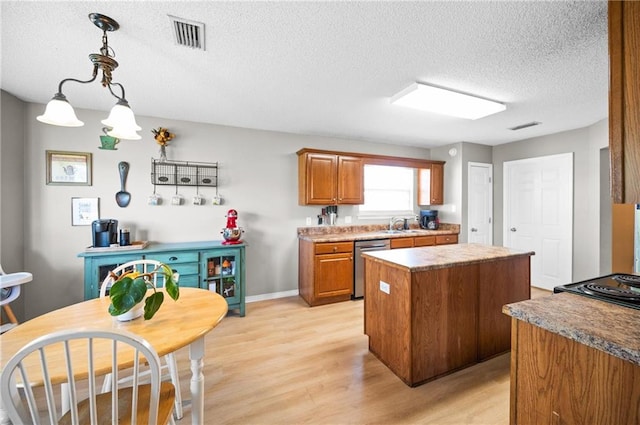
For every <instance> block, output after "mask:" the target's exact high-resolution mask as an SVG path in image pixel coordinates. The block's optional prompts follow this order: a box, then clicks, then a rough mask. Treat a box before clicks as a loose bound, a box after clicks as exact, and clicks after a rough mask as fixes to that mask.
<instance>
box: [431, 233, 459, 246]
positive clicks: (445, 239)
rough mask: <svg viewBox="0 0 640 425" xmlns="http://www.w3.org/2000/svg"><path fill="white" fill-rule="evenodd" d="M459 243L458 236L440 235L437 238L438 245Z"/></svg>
mask: <svg viewBox="0 0 640 425" xmlns="http://www.w3.org/2000/svg"><path fill="white" fill-rule="evenodd" d="M453 243H458V235H438V236H436V245H447V244H453Z"/></svg>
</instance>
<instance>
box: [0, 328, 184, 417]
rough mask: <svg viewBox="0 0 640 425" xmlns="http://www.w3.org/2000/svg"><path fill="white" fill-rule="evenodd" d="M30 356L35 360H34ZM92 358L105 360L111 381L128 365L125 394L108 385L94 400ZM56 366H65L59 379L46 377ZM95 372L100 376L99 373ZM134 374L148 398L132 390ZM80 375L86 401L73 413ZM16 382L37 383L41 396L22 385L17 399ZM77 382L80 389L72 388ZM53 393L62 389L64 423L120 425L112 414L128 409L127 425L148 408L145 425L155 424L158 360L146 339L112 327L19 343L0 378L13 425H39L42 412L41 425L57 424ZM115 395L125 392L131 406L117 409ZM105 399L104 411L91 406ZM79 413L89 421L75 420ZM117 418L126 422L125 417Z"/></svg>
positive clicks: (80, 391) (81, 392)
mask: <svg viewBox="0 0 640 425" xmlns="http://www.w3.org/2000/svg"><path fill="white" fill-rule="evenodd" d="M47 355H49V356H50V359H48V358H47ZM34 356H37V357H38V359H37V362H36V358H35V357H34ZM96 358H101V359H105V358H106V359H107V360H108V359H109V358H110V359H111V368H110V370H109V371H110V373H112V374H113V377H114V379H113V382H114V383H116V382H117V381H118V379H117V377H118V367H119V366H118V365H122V364H124V365H129V364H133V367H132V369H131V370H132V372H131V373H132V380H133V385H132V387H131V388H129V389H128V390H125V389H122V390H119V389H118V386H117V385H115V384H114V385H112V388H111V394H104V395H103V396H102V397H100V395H99V392H100V391H99V390H98V384H97V382H96V372H97V371H96V370H95V368H94V366H95V364H94V363H95V361H96V360H95V359H96ZM25 359H26V361H25ZM56 362H65V365H66V368H65V370H66V375H65V376H64V377H61V376H55V377H54V376H51V375H52V373H51V371H50V368H51V367H52V366H54V365H53V364H54V363H56ZM103 364H104V360H103ZM74 365H75V369H76V370H78V372H76V373H78V374H81V376H79V377H76V376H75V374H74ZM38 366H39V367H38ZM85 371H86V372H88V375H85V374H84V372H85ZM100 372H104V370H103V371H100ZM140 373H148V374H149V376H150V379H151V384H150V385H151V390H150V393H149V394H148V395H146V391H140V392H138V389H139V388H140V387H139V381H138V376H139V374H140ZM85 376H86V377H87V381H88V398H87V399H85V401H84V402H82V403H81V405H84V406H82V407H81V408H80V409H79V408H78V403H79V398H80V396H82V395H84V394H85V393H86V392H87V390H86V389H85V388H86V383H87V381H85V380H84V378H85ZM18 379H19V380H18ZM52 381H54V382H52ZM17 382H21V383H25V382H31V383H34V384H35V383H37V384H38V385H39V384H40V383H41V384H42V386H43V390H44V396H42V395H40V390H42V389H41V388H38V390H37V391H36V394H37V396H34V388H33V386H32V385H22V384H21V387H22V386H23V387H24V396H23V397H22V399H21V397H20V396H19V394H18V392H17ZM58 382H63V384H62V385H60V384H56V383H58ZM78 382H79V383H80V386H78V385H77V383H78ZM65 383H68V387H66V386H65V385H66V384H65ZM58 387H60V388H58ZM67 388H68V389H67ZM59 391H68V393H67V394H68V395H69V401H70V411H69V412H68V413H67V416H66V417H65V419H67V418H68V416H70V418H71V419H70V421H69V422H66V423H72V424H79V423H82V424H83V425H84V424H97V423H98V421H99V420H100V419H101V417H102V420H104V417H105V416H108V417H109V418H112V419H111V420H109V423H120V422H119V419H118V416H119V414H118V411H119V410H120V412H122V411H129V409H130V411H131V412H132V419H131V420H132V422H131V423H136V420H135V419H134V418H133V415H134V414H138V413H139V411H144V410H148V412H149V422H148V425H152V424H153V425H155V424H156V423H157V420H158V405H159V396H160V359H159V358H158V355H157V353H156V352H155V350H154V349H153V348H152V347H151V345H150V344H149V343H148V342H147V341H146V340H144V339H143V338H141V337H139V336H137V335H135V334H133V333H131V332H127V331H124V330H117V329H112V330H87V329H77V330H65V331H59V332H55V333H51V334H48V335H45V336H42V337H40V338H37V339H36V340H34V341H32V342H30V343H29V344H27V345H25V346H24V347H23V348H22V349H20V350H19V351H18V352H17V353H16V354H15V355H14V356H13V357H12V358H11V359H9V360H8V361H7V362H6V364H5V367H4V370H3V371H2V375H1V376H0V394H1V395H2V402H3V404H4V406H5V409H6V411H7V413H8V415H9V418H10V419H11V421H12V423H14V424H29V423H32V424H40V423H43V422H41V417H40V415H45V414H46V415H47V416H48V421H45V422H44V423H51V424H57V423H58V421H59V420H60V417H61V416H62V414H64V412H59V411H58V409H57V407H56V394H57V393H58V392H59ZM119 391H121V392H124V391H127V392H128V393H131V394H132V395H131V394H129V395H130V398H128V397H127V398H126V402H127V403H130V404H131V406H123V404H124V403H125V401H123V400H122V398H123V397H122V396H120V398H121V400H118V398H119ZM143 394H144V395H145V396H143ZM105 396H106V397H105ZM43 399H44V400H45V401H46V405H44V402H43ZM96 400H98V401H96ZM105 400H106V402H107V404H108V407H106V408H105V407H104V406H100V408H98V407H97V405H98V404H100V402H101V401H102V402H105ZM109 401H110V403H109ZM118 402H120V405H119V404H118ZM171 403H173V401H172V402H171ZM109 408H110V409H111V410H110V411H109ZM83 411H84V413H86V414H87V415H88V416H89V417H90V421H89V420H88V419H81V418H80V419H79V416H78V415H82V414H83ZM43 412H44V413H43ZM80 417H82V416H80ZM122 420H123V421H125V422H126V421H127V420H128V418H126V420H125V419H122ZM139 425H145V424H139Z"/></svg>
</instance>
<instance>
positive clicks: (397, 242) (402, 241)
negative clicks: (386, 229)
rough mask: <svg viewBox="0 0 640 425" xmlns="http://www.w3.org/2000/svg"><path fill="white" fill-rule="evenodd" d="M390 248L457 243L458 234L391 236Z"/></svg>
mask: <svg viewBox="0 0 640 425" xmlns="http://www.w3.org/2000/svg"><path fill="white" fill-rule="evenodd" d="M390 243H391V249H396V248H413V247H419V246H432V245H447V244H455V243H458V235H455V234H451V235H437V236H415V237H408V238H393V239H391V241H390Z"/></svg>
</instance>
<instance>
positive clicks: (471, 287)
mask: <svg viewBox="0 0 640 425" xmlns="http://www.w3.org/2000/svg"><path fill="white" fill-rule="evenodd" d="M531 255H533V252H525V251H519V250H513V249H509V248H504V247H499V246H488V245H480V244H459V245H441V246H429V247H420V248H407V249H396V250H389V251H376V252H370V253H365V254H363V257H364V259H365V295H364V315H365V319H364V320H365V323H364V331H365V334H366V335H367V336H368V337H369V350H370V351H371V352H372V353H373V354H374V355H375V356H376V357H378V358H379V359H380V360H381V361H382V362H383V363H384V364H385V365H387V367H389V369H391V370H392V371H393V372H394V373H395V374H396V375H397V376H398V377H399V378H400V379H402V381H404V382H405V383H406V384H407V385H409V386H416V385H420V384H422V383H424V382H427V381H429V380H432V379H435V378H437V377H440V376H442V375H445V374H448V373H451V372H453V371H456V370H459V369H462V368H464V367H468V366H471V365H473V364H475V363H477V362H479V361H483V360H486V359H489V358H491V357H494V356H496V355H498V354H501V353H504V352H506V351H508V350H509V349H510V347H511V333H510V332H511V328H510V321H509V319H508V317H505V316H504V315H503V314H502V306H503V305H504V304H507V303H512V302H517V301H522V300H526V299H529V298H530V295H531V287H530V256H531Z"/></svg>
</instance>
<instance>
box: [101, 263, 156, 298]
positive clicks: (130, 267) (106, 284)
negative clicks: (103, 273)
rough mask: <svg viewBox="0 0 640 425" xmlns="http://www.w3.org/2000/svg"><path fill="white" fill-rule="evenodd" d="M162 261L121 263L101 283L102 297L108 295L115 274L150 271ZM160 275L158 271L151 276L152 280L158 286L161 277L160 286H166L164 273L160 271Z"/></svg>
mask: <svg viewBox="0 0 640 425" xmlns="http://www.w3.org/2000/svg"><path fill="white" fill-rule="evenodd" d="M161 265H162V263H161V262H160V261H156V260H134V261H129V262H128V263H124V264H120V265H119V266H118V267H116V268H115V269H113V270H111V272H110V273H109V274H108V275H107V277H105V278H104V280H103V281H102V284H101V285H100V297H104V296H105V295H107V290H108V289H109V288H110V287H111V284H112V283H113V282H114V280H115V279H114V278H113V275H114V274H115V275H117V276H120V275H122V273H126V272H130V271H139V272H140V273H148V272H151V271H153V270H155V269H156V268H157V267H160V266H161ZM159 274H160V277H158V273H156V274H154V275H153V277H152V278H151V282H152V283H153V285H154V286H156V287H158V279H160V286H164V281H163V280H162V279H164V278H163V277H162V273H159Z"/></svg>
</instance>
